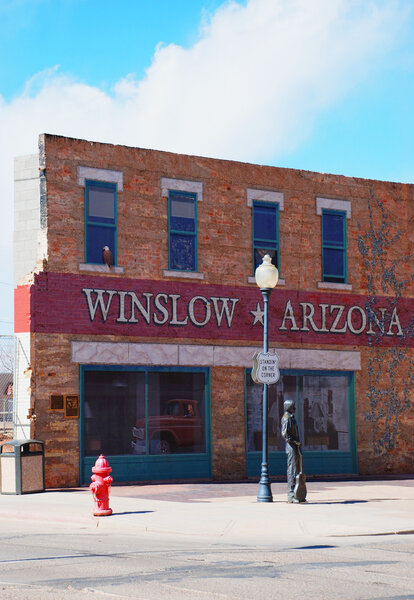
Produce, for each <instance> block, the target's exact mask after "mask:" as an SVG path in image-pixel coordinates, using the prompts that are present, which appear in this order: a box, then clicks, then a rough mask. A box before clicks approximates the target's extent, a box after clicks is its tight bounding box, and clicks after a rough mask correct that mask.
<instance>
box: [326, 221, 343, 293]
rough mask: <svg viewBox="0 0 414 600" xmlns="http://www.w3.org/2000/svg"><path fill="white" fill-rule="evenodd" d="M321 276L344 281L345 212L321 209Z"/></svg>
mask: <svg viewBox="0 0 414 600" xmlns="http://www.w3.org/2000/svg"><path fill="white" fill-rule="evenodd" d="M322 278H323V281H327V282H331V283H346V213H345V212H342V211H335V210H323V211H322Z"/></svg>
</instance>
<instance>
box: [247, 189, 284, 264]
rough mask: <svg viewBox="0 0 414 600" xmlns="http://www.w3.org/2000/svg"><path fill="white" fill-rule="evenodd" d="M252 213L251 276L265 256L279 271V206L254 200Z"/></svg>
mask: <svg viewBox="0 0 414 600" xmlns="http://www.w3.org/2000/svg"><path fill="white" fill-rule="evenodd" d="M252 212H253V215H252V236H253V243H252V247H253V261H252V262H253V275H254V274H255V271H256V268H257V267H258V266H259V265H260V264H261V262H262V258H263V256H264V255H265V254H270V256H271V257H272V263H273V264H274V265H275V267H276V268H277V269H278V270H279V271H280V251H279V204H278V203H277V202H275V203H273V202H260V201H259V200H254V201H253V204H252Z"/></svg>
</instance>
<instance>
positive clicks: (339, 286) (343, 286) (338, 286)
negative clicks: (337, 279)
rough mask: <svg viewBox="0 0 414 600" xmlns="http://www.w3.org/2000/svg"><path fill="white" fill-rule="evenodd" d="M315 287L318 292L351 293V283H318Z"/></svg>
mask: <svg viewBox="0 0 414 600" xmlns="http://www.w3.org/2000/svg"><path fill="white" fill-rule="evenodd" d="M316 285H317V287H318V288H319V289H320V290H346V291H348V292H352V284H351V283H333V282H331V281H318V282H317V284H316Z"/></svg>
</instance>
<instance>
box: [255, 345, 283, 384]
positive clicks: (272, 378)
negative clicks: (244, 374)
mask: <svg viewBox="0 0 414 600" xmlns="http://www.w3.org/2000/svg"><path fill="white" fill-rule="evenodd" d="M252 379H253V381H254V382H256V383H268V384H269V383H277V382H278V381H279V379H280V371H279V356H278V355H277V354H276V352H275V353H274V354H270V353H269V352H267V353H266V354H265V353H264V352H255V353H254V356H253V370H252Z"/></svg>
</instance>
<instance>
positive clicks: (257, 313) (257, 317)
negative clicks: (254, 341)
mask: <svg viewBox="0 0 414 600" xmlns="http://www.w3.org/2000/svg"><path fill="white" fill-rule="evenodd" d="M249 312H250V314H252V315H253V316H254V321H253V326H254V325H256V323H260V324H261V325H264V322H263V317H264V311H263V310H262V309H261V308H260V303H259V302H258V303H257V305H256V310H250V311H249Z"/></svg>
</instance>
